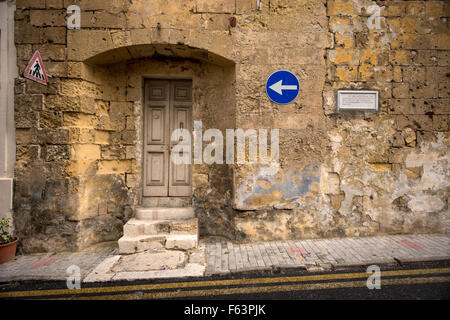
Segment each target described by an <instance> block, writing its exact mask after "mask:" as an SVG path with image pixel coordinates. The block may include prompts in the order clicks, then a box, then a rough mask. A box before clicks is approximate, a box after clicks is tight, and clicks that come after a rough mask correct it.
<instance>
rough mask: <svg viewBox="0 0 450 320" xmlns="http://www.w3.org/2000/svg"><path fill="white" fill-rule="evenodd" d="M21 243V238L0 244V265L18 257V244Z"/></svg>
mask: <svg viewBox="0 0 450 320" xmlns="http://www.w3.org/2000/svg"><path fill="white" fill-rule="evenodd" d="M18 241H19V238H16V240H14V241H11V242H8V243H5V244H0V264H1V263H5V262H7V261H9V260H11V259H12V258H14V256H15V255H16V248H17V242H18Z"/></svg>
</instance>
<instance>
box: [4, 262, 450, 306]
mask: <svg viewBox="0 0 450 320" xmlns="http://www.w3.org/2000/svg"><path fill="white" fill-rule="evenodd" d="M443 274H450V268H439V269H413V270H395V271H382V272H381V285H382V287H383V286H386V285H404V284H419V283H438V282H450V276H448V275H443ZM425 275H427V276H426V277H420V276H425ZM430 275H431V277H430ZM433 275H434V276H433ZM368 276H369V274H367V273H363V272H361V273H339V274H319V275H304V276H286V277H269V278H268V277H266V278H251V279H230V280H215V281H189V282H174V283H157V284H142V285H131V286H113V287H94V288H81V289H74V290H70V289H55V290H32V291H12V292H1V293H0V298H45V299H85V300H97V299H100V300H108V299H123V300H126V299H162V298H182V297H202V296H214V295H230V294H249V293H268V292H286V291H300V290H321V289H336V288H355V287H365V286H366V285H367V284H366V281H367V280H366V279H367V278H368ZM396 276H397V277H402V278H388V279H386V277H396ZM408 276H414V277H413V278H411V277H408ZM349 279H355V280H354V281H341V282H340V281H335V280H349ZM356 279H359V280H356ZM327 280H333V282H318V283H315V282H317V281H327ZM297 282H311V283H300V284H299V283H297ZM294 283H295V284H294ZM254 285H257V286H254ZM219 286H220V287H221V288H211V287H219ZM227 286H242V287H232V288H229V287H227ZM189 288H198V289H192V290H176V289H189ZM171 289H172V290H171ZM157 290H171V291H157ZM145 291H151V292H145ZM116 292H117V293H119V292H120V293H119V294H113V293H116ZM137 293H139V294H137ZM86 294H87V295H88V296H84V295H86ZM92 294H94V295H92Z"/></svg>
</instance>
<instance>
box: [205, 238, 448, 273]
mask: <svg viewBox="0 0 450 320" xmlns="http://www.w3.org/2000/svg"><path fill="white" fill-rule="evenodd" d="M205 254H206V263H207V266H206V272H205V274H206V275H210V274H224V273H230V272H240V271H250V270H266V269H267V270H269V269H272V268H274V267H282V268H288V267H303V268H306V269H308V270H317V269H320V268H321V267H329V266H334V267H344V266H353V265H367V264H376V263H380V264H381V263H397V262H400V263H401V262H411V261H427V260H436V259H439V260H440V259H450V235H441V234H428V235H393V236H380V237H364V238H342V239H335V238H334V239H317V240H290V241H270V242H260V243H246V244H236V243H232V242H227V241H215V242H208V243H207V244H206V248H205Z"/></svg>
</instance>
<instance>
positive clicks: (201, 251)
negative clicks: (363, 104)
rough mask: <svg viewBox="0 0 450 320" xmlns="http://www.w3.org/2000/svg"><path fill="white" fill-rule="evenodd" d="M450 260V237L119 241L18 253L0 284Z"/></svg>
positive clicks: (0, 271)
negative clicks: (126, 250) (124, 248)
mask: <svg viewBox="0 0 450 320" xmlns="http://www.w3.org/2000/svg"><path fill="white" fill-rule="evenodd" d="M434 260H450V235H442V234H432V235H402V236H380V237H364V238H342V239H337V238H333V239H318V240H294V241H271V242H258V243H249V244H233V243H232V242H227V241H211V240H206V241H201V242H200V245H199V247H198V248H197V249H195V250H190V251H188V252H186V251H181V250H167V251H159V252H151V251H145V252H140V253H136V254H131V255H122V256H121V255H118V254H117V242H110V243H103V244H99V245H96V246H93V247H91V248H88V249H86V250H84V251H82V252H76V253H58V254H33V255H23V256H17V257H16V258H15V259H14V260H12V261H10V262H7V263H5V264H2V265H0V282H9V281H17V280H64V281H65V280H66V279H67V278H68V276H69V274H68V273H67V268H68V267H69V266H71V265H76V266H78V267H79V268H80V274H81V279H82V281H83V282H103V281H117V280H138V279H155V278H182V277H201V276H208V275H223V274H229V273H238V272H248V271H254V270H268V271H269V270H276V269H280V268H289V269H291V268H300V269H303V270H306V271H311V272H312V271H321V270H327V269H330V268H345V267H350V266H359V265H370V264H398V263H400V264H401V263H405V262H413V261H418V262H419V261H434Z"/></svg>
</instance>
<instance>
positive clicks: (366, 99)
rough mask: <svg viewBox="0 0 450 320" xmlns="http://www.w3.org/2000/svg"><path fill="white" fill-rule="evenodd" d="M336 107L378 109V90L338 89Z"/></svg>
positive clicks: (344, 108)
mask: <svg viewBox="0 0 450 320" xmlns="http://www.w3.org/2000/svg"><path fill="white" fill-rule="evenodd" d="M337 109H338V110H365V111H378V91H376V90H338V93H337Z"/></svg>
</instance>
